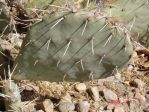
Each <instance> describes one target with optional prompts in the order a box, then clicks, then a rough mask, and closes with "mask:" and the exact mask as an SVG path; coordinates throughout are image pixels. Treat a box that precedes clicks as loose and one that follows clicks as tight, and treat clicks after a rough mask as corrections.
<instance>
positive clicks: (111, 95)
mask: <svg viewBox="0 0 149 112" xmlns="http://www.w3.org/2000/svg"><path fill="white" fill-rule="evenodd" d="M103 94H104V98H105V99H106V101H107V102H112V101H113V100H117V99H118V98H117V95H116V94H115V93H114V92H113V91H111V90H109V89H104V90H103Z"/></svg>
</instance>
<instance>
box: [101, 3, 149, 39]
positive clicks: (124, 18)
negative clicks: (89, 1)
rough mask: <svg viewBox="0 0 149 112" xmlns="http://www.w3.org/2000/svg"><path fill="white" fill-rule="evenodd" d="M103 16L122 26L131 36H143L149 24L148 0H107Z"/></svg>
mask: <svg viewBox="0 0 149 112" xmlns="http://www.w3.org/2000/svg"><path fill="white" fill-rule="evenodd" d="M109 1H111V2H110V3H109V4H106V6H107V7H105V8H104V9H103V14H104V15H106V16H108V17H111V18H113V21H114V22H115V23H117V24H118V23H121V24H123V25H124V26H125V27H126V28H127V30H128V31H129V32H130V33H131V35H135V36H140V35H142V34H145V33H146V31H147V29H148V24H149V11H148V10H149V1H148V0H109Z"/></svg>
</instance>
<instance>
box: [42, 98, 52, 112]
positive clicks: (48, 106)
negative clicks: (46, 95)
mask: <svg viewBox="0 0 149 112" xmlns="http://www.w3.org/2000/svg"><path fill="white" fill-rule="evenodd" d="M43 106H44V109H45V111H46V112H53V110H54V105H53V103H52V101H51V100H50V99H45V100H44V101H43Z"/></svg>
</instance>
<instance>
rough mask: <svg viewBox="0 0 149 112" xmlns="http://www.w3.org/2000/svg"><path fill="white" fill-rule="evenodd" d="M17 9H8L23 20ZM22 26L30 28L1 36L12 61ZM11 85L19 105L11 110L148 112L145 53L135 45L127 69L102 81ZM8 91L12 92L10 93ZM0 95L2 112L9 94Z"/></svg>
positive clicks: (3, 83) (147, 58)
mask: <svg viewBox="0 0 149 112" xmlns="http://www.w3.org/2000/svg"><path fill="white" fill-rule="evenodd" d="M17 8H19V7H13V8H12V14H13V15H16V16H20V17H23V18H25V17H24V15H23V14H20V13H18V12H19V11H16V10H18V9H17ZM19 9H20V8H19ZM20 10H21V9H20ZM26 18H27V17H26ZM21 22H22V21H21ZM14 24H16V23H14ZM26 25H28V26H30V22H28V21H27V22H23V25H20V24H19V25H16V26H17V29H20V31H19V32H18V33H16V32H15V33H10V34H7V35H3V36H2V38H1V39H0V46H1V47H2V48H3V49H7V50H8V51H9V52H10V54H11V56H12V58H13V59H15V57H16V56H17V54H18V52H19V48H20V46H21V43H22V40H23V38H24V37H25V35H26V28H24V26H26ZM20 32H21V33H20ZM8 81H9V80H6V81H5V80H2V81H1V82H0V83H1V88H2V90H3V89H6V88H5V87H8V86H7V84H8ZM15 83H16V84H17V85H18V87H19V91H20V92H19V93H20V95H21V102H20V103H19V104H18V105H19V106H18V107H19V110H11V111H17V112H21V111H22V112H37V111H38V112H149V50H148V49H147V48H146V47H144V46H143V45H141V44H139V42H134V52H133V55H132V59H131V63H130V64H129V66H128V67H126V68H125V69H124V70H122V71H117V73H115V74H114V75H112V76H110V77H108V78H105V79H99V80H93V81H89V82H59V83H57V82H52V83H51V82H47V81H24V80H21V81H16V82H15ZM0 92H2V91H0ZM11 92H13V91H11V90H10V93H11ZM0 96H2V97H1V99H3V100H1V101H0V105H1V108H0V111H4V110H5V108H4V102H6V101H9V100H10V98H12V97H13V95H12V96H11V94H10V96H11V97H9V96H5V95H4V94H3V92H2V94H1V93H0ZM14 99H15V100H16V98H14ZM4 100H5V101H4ZM11 100H12V99H11ZM12 102H15V101H12ZM5 106H6V108H7V106H10V105H9V103H8V104H7V103H5ZM13 109H16V108H15V107H14V108H13Z"/></svg>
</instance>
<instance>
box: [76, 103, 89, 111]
mask: <svg viewBox="0 0 149 112" xmlns="http://www.w3.org/2000/svg"><path fill="white" fill-rule="evenodd" d="M89 108H90V104H89V103H88V101H81V102H80V103H79V104H78V111H79V112H89Z"/></svg>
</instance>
